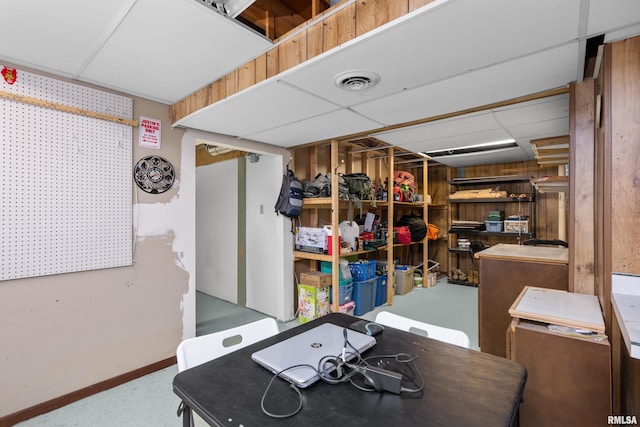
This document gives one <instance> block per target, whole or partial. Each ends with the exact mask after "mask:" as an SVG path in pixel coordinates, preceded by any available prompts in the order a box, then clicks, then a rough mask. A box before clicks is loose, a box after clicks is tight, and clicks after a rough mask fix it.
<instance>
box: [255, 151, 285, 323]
mask: <svg viewBox="0 0 640 427" xmlns="http://www.w3.org/2000/svg"><path fill="white" fill-rule="evenodd" d="M281 179H282V156H273V155H264V156H261V157H260V161H259V162H257V163H251V162H247V307H249V308H252V309H254V310H257V311H260V312H263V313H267V314H269V315H271V316H274V317H277V318H279V319H287V320H288V319H291V318H293V282H292V281H291V279H290V278H289V279H287V280H288V281H287V282H285V269H287V268H292V267H288V266H291V265H292V264H290V263H289V264H286V263H285V261H284V259H285V258H284V254H285V252H288V253H289V254H291V253H292V249H291V247H289V248H287V249H284V247H285V244H286V243H288V242H292V234H291V233H290V231H289V230H290V226H291V225H290V220H288V219H283V217H282V216H277V215H276V214H275V212H274V209H273V206H274V204H275V202H276V199H277V197H278V194H279V192H280V184H281ZM283 221H284V222H283ZM285 227H289V228H286V231H287V234H288V235H287V234H284V235H283V233H282V231H283V229H284V228H285ZM285 283H287V284H288V286H283V285H284V284H285ZM288 291H291V292H288Z"/></svg>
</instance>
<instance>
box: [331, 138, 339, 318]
mask: <svg viewBox="0 0 640 427" xmlns="http://www.w3.org/2000/svg"><path fill="white" fill-rule="evenodd" d="M338 166H340V163H339V161H338V141H337V140H335V139H333V140H331V224H332V227H335V228H333V229H332V230H331V233H332V236H333V237H332V238H331V254H332V255H331V284H332V287H331V293H332V296H333V304H332V307H331V308H332V311H334V312H337V311H338V310H339V307H340V276H339V272H340V242H339V240H340V239H339V238H338V236H339V231H340V229H339V228H338V224H339V223H340V200H339V198H338V196H339V193H340V192H339V191H338V173H337V170H338Z"/></svg>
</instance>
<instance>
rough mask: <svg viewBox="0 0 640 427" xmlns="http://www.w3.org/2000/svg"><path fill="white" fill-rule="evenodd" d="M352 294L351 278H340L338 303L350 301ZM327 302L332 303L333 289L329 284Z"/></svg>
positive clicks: (342, 303)
mask: <svg viewBox="0 0 640 427" xmlns="http://www.w3.org/2000/svg"><path fill="white" fill-rule="evenodd" d="M352 296H353V280H352V279H348V280H341V281H340V289H339V295H338V305H344V304H346V303H348V302H349V301H351V299H352ZM329 302H330V303H331V304H333V291H332V289H331V286H329Z"/></svg>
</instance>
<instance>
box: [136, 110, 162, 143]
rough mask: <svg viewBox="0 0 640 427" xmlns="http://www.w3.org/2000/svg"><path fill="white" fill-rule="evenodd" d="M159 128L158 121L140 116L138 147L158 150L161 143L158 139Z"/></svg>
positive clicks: (160, 124)
mask: <svg viewBox="0 0 640 427" xmlns="http://www.w3.org/2000/svg"><path fill="white" fill-rule="evenodd" d="M161 126H162V123H160V120H156V119H151V118H149V117H142V116H140V138H139V139H140V141H139V144H140V146H141V147H147V148H155V149H160V146H161V143H162V141H161V138H160V137H161V135H160V129H161Z"/></svg>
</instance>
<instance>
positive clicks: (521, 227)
mask: <svg viewBox="0 0 640 427" xmlns="http://www.w3.org/2000/svg"><path fill="white" fill-rule="evenodd" d="M504 231H505V233H528V232H529V221H527V220H524V221H523V220H520V221H518V220H515V221H514V220H506V219H505V220H504Z"/></svg>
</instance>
